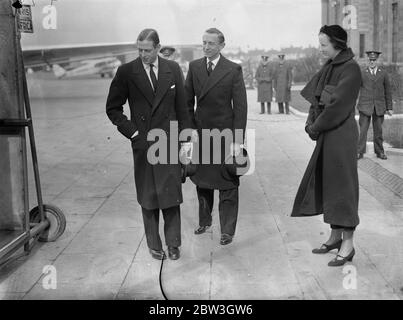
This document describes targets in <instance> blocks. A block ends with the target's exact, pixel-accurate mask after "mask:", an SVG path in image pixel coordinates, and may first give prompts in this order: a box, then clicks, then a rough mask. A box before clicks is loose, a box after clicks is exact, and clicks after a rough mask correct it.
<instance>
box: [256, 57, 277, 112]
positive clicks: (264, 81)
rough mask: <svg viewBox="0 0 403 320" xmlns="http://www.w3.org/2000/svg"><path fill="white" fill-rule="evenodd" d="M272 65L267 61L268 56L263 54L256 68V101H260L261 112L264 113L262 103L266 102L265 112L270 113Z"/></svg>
mask: <svg viewBox="0 0 403 320" xmlns="http://www.w3.org/2000/svg"><path fill="white" fill-rule="evenodd" d="M273 73H274V70H273V67H272V65H271V64H270V62H269V56H267V55H263V56H262V60H261V62H260V63H259V66H258V68H257V70H256V75H255V79H256V81H257V101H258V102H260V106H261V112H260V114H264V111H265V110H264V104H265V103H267V113H268V114H271V101H272V100H273Z"/></svg>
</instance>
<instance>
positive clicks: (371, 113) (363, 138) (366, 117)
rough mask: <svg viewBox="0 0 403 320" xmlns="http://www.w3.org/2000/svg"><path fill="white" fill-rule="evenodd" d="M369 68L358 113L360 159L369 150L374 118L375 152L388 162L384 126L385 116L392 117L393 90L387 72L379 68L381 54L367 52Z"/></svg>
mask: <svg viewBox="0 0 403 320" xmlns="http://www.w3.org/2000/svg"><path fill="white" fill-rule="evenodd" d="M366 53H367V55H368V61H369V62H368V67H367V68H365V69H364V70H363V72H362V84H361V91H360V98H359V101H358V106H357V108H358V111H359V112H360V118H359V124H360V138H359V142H358V159H362V158H363V157H364V153H365V152H366V149H367V132H368V128H369V124H370V122H371V117H372V127H373V130H374V138H373V140H374V150H375V154H376V156H377V157H378V158H380V159H382V160H386V159H387V157H386V155H385V151H384V149H383V135H382V124H383V121H384V115H385V113H387V114H388V115H390V116H391V115H392V109H393V103H392V90H391V86H390V81H389V77H388V74H387V72H386V70H385V69H384V68H382V67H379V66H378V58H379V55H380V54H381V52H379V51H367V52H366Z"/></svg>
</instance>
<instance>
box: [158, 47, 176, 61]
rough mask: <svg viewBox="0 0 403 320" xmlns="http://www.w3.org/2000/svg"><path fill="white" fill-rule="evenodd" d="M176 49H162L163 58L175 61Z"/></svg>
mask: <svg viewBox="0 0 403 320" xmlns="http://www.w3.org/2000/svg"><path fill="white" fill-rule="evenodd" d="M175 51H176V50H175V48H174V47H168V46H165V47H162V48H161V50H160V53H161V55H162V57H163V58H165V59H167V60H174V59H173V58H174V53H175Z"/></svg>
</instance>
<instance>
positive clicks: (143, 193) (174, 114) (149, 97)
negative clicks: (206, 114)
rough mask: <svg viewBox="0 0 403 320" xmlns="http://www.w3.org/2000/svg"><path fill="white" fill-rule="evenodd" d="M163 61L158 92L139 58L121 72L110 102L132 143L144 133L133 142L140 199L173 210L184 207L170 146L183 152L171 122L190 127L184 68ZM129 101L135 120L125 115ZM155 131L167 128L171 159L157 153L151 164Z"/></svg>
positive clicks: (112, 117)
mask: <svg viewBox="0 0 403 320" xmlns="http://www.w3.org/2000/svg"><path fill="white" fill-rule="evenodd" d="M158 59H159V65H158V85H157V90H156V93H154V92H153V89H152V86H151V83H150V81H149V78H148V76H147V73H146V71H145V70H144V67H143V64H142V62H141V59H140V58H137V59H136V60H134V61H132V62H129V63H127V64H123V65H122V66H120V67H119V68H118V70H117V73H116V75H115V77H114V79H113V80H112V83H111V86H110V89H109V95H108V98H107V102H106V113H107V115H108V117H109V119H110V120H111V121H112V123H113V124H115V125H116V126H117V128H118V130H119V131H120V132H121V133H122V134H123V135H124V136H125V137H126V138H128V139H130V138H131V137H132V136H133V134H134V133H135V132H136V131H137V130H138V132H139V135H138V136H136V137H135V138H133V139H131V143H132V148H133V157H134V176H135V184H136V191H137V200H138V202H139V204H140V205H141V206H142V207H143V208H146V209H149V210H151V209H157V208H159V209H165V208H170V207H173V206H177V205H179V204H181V203H182V186H181V168H180V165H179V162H178V161H177V160H176V159H175V158H170V157H169V150H170V149H169V148H170V146H171V144H172V146H174V147H173V148H178V138H177V137H175V135H172V136H171V133H170V123H171V121H178V124H179V130H182V129H185V128H190V120H189V114H188V111H187V108H186V99H185V91H184V84H183V75H182V70H181V69H180V67H179V65H178V64H177V63H176V62H174V61H168V60H166V59H163V58H160V57H159V58H158ZM127 100H128V102H129V107H130V120H129V119H128V118H127V117H126V116H125V115H124V113H123V105H124V104H125V103H126V101H127ZM152 129H162V130H163V131H164V132H165V134H166V139H163V140H165V141H166V142H167V151H168V152H167V155H168V157H167V159H165V160H166V161H164V157H163V153H160V154H158V153H157V156H160V157H161V161H160V163H157V164H152V163H150V161H149V159H148V158H147V152H148V150H149V149H150V147H152V146H153V144H154V142H153V141H147V134H148V133H149V132H150V130H152ZM154 147H155V146H154ZM161 150H162V149H161ZM173 150H175V149H173ZM175 153H176V151H175ZM150 154H151V153H150ZM152 154H154V153H152ZM150 159H151V158H150ZM154 160H155V158H154ZM171 160H172V161H171ZM164 162H165V163H164Z"/></svg>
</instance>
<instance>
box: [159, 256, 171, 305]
mask: <svg viewBox="0 0 403 320" xmlns="http://www.w3.org/2000/svg"><path fill="white" fill-rule="evenodd" d="M165 257H166V256H165V253H164V256H163V258H162V260H161V268H160V276H159V281H160V289H161V293H162V295H163V296H164V299H165V300H169V299H168V298H167V296H166V295H165V292H164V288H163V287H162V281H161V277H162V267H163V266H164V259H165Z"/></svg>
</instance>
